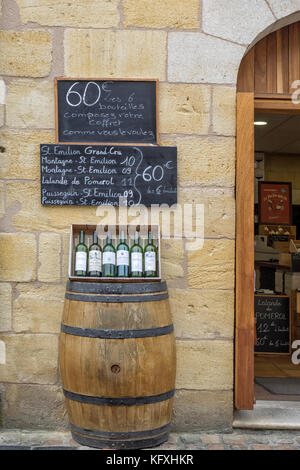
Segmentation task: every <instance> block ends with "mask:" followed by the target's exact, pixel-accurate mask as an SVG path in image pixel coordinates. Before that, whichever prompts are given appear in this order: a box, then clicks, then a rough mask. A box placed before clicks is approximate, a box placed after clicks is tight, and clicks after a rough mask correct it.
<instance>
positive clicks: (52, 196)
mask: <svg viewBox="0 0 300 470" xmlns="http://www.w3.org/2000/svg"><path fill="white" fill-rule="evenodd" d="M40 156H41V202H42V204H44V205H82V206H103V205H113V206H118V205H119V198H120V197H126V198H127V205H128V206H137V205H139V204H144V205H145V206H148V207H149V206H151V204H163V203H164V204H168V205H169V206H171V205H173V204H176V203H177V148H176V147H134V146H133V147H128V146H110V145H104V146H103V145H102V146H100V145H48V144H41V146H40Z"/></svg>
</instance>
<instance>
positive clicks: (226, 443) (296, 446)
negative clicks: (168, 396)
mask: <svg viewBox="0 0 300 470" xmlns="http://www.w3.org/2000/svg"><path fill="white" fill-rule="evenodd" d="M17 449H20V450H40V449H43V450H91V448H90V447H83V446H80V445H79V444H77V443H76V442H75V441H74V440H73V439H72V438H71V435H70V433H67V432H52V431H23V430H2V431H1V430H0V450H17ZM94 450H97V449H94ZM152 450H300V432H299V431H293V432H291V431H241V430H240V431H239V430H235V431H234V432H233V433H232V434H206V433H205V434H204V433H203V434H202V433H201V434H171V435H170V437H169V440H168V442H166V443H164V444H162V445H161V446H159V447H157V448H152Z"/></svg>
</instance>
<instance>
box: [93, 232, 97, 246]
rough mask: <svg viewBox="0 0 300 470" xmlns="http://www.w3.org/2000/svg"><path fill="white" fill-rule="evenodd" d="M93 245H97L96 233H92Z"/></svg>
mask: <svg viewBox="0 0 300 470" xmlns="http://www.w3.org/2000/svg"><path fill="white" fill-rule="evenodd" d="M93 244H94V245H97V244H98V235H97V232H94V234H93Z"/></svg>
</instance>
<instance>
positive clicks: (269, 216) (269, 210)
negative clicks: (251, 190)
mask: <svg viewBox="0 0 300 470" xmlns="http://www.w3.org/2000/svg"><path fill="white" fill-rule="evenodd" d="M258 188H259V222H260V223H261V224H287V225H291V223H292V184H291V183H274V182H269V181H260V182H259V187H258Z"/></svg>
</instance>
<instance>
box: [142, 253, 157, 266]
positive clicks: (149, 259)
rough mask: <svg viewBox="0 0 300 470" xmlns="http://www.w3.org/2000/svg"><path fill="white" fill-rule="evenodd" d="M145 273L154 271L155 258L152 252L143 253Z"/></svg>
mask: <svg viewBox="0 0 300 470" xmlns="http://www.w3.org/2000/svg"><path fill="white" fill-rule="evenodd" d="M145 271H156V256H155V252H154V251H146V253H145Z"/></svg>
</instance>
